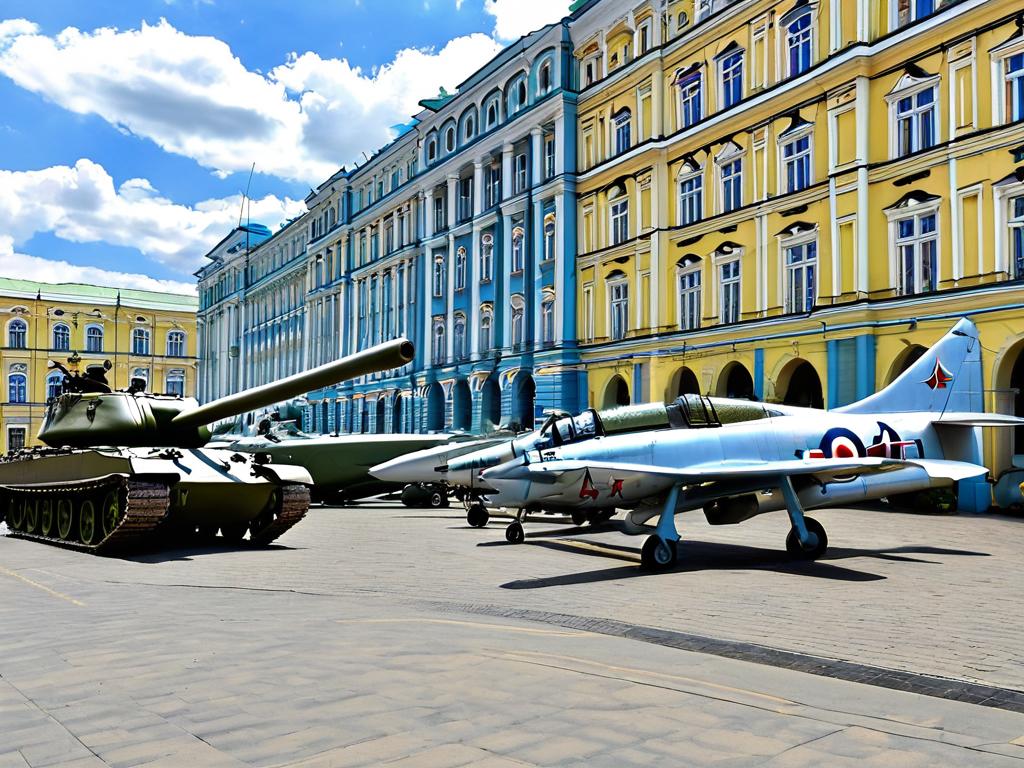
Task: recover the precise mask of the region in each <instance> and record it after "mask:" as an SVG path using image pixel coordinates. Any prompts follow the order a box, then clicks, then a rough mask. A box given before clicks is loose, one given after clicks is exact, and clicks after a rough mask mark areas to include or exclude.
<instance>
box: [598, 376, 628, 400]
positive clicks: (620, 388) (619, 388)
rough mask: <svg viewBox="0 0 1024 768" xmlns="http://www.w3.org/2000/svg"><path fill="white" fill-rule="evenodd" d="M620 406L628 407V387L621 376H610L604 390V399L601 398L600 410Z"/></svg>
mask: <svg viewBox="0 0 1024 768" xmlns="http://www.w3.org/2000/svg"><path fill="white" fill-rule="evenodd" d="M620 405H629V385H628V384H626V380H625V379H624V378H622V377H621V376H618V375H616V376H612V378H611V380H610V381H609V382H608V384H607V386H606V387H605V388H604V397H603V398H601V407H602V408H615V407H617V406H620Z"/></svg>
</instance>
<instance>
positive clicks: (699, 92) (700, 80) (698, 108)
mask: <svg viewBox="0 0 1024 768" xmlns="http://www.w3.org/2000/svg"><path fill="white" fill-rule="evenodd" d="M675 85H676V127H677V128H678V129H679V130H681V131H682V130H685V129H686V128H692V127H693V126H695V125H697V124H698V123H699V122H700V121H701V120H703V119H704V112H705V109H704V69H703V67H701V68H699V69H697V70H695V71H693V72H691V73H689V74H684V73H683V72H682V70H680V71H678V72H677V73H676V81H675ZM692 85H695V86H696V89H691V88H690V86H692ZM694 90H695V93H694ZM694 95H695V96H696V98H690V97H692V96H694ZM688 104H691V105H693V109H692V110H690V111H691V112H695V113H696V114H695V115H694V116H693V119H692V120H690V121H687V120H686V119H684V117H685V115H687V112H688V110H687V105H688Z"/></svg>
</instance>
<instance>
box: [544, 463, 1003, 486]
mask: <svg viewBox="0 0 1024 768" xmlns="http://www.w3.org/2000/svg"><path fill="white" fill-rule="evenodd" d="M911 466H916V467H920V468H922V469H924V470H925V471H926V472H927V473H928V475H929V476H930V477H936V478H945V479H949V480H963V479H965V478H968V477H975V476H977V475H981V474H985V473H986V472H987V471H988V470H987V469H986V468H985V467H982V466H978V465H976V464H969V463H967V462H963V461H948V460H942V459H914V460H910V461H904V460H900V459H887V458H876V457H871V456H868V457H861V458H850V459H791V460H783V461H753V460H750V461H743V460H737V461H722V462H715V463H708V464H695V465H691V466H689V467H679V468H676V467H665V466H657V465H653V464H631V463H626V462H614V461H581V460H573V459H565V460H555V461H545V462H539V463H534V464H530V465H528V467H526V468H525V469H527V470H528V473H529V475H530V479H531V480H532V481H533V482H539V483H544V482H548V483H554V482H556V481H557V479H558V478H559V477H560V476H561V475H563V474H565V473H567V472H578V471H580V470H584V469H589V470H607V471H611V472H622V473H636V474H642V475H648V476H653V477H664V478H666V479H672V480H676V481H677V482H680V483H685V484H691V485H693V484H697V483H709V482H715V481H722V480H739V479H746V480H753V479H757V478H765V479H770V478H777V477H781V476H789V477H795V476H811V477H814V478H816V479H817V480H819V481H822V482H828V481H829V480H831V479H833V478H836V477H852V476H855V475H864V474H876V473H878V472H892V471H895V470H898V469H904V468H906V467H911Z"/></svg>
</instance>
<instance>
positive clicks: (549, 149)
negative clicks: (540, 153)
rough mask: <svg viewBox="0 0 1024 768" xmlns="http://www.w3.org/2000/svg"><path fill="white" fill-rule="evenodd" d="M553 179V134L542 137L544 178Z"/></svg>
mask: <svg viewBox="0 0 1024 768" xmlns="http://www.w3.org/2000/svg"><path fill="white" fill-rule="evenodd" d="M554 177H555V134H553V133H549V134H547V135H546V136H544V178H545V179H553V178H554Z"/></svg>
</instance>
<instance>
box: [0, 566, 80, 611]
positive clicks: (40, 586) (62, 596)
mask: <svg viewBox="0 0 1024 768" xmlns="http://www.w3.org/2000/svg"><path fill="white" fill-rule="evenodd" d="M0 573H2V574H4V575H5V576H10V577H11V578H12V579H17V580H18V581H23V582H25V583H26V584H28V585H30V586H33V587H35V588H36V589H41V590H43V592H46V593H47V594H50V595H52V596H53V597H57V598H60V599H61V600H66V601H67V602H69V603H71V604H72V605H77V606H78V607H79V608H84V607H85V603H83V602H80V601H78V600H75V598H73V597H68V596H67V595H65V594H62V593H60V592H58V591H56V590H54V589H50V588H49V587H47V586H45V585H43V584H40V583H39V582H38V581H32V579H27V578H25V577H24V576H22V575H21V574H20V573H15V572H14V571H11V570H8V569H7V568H4V567H3V566H0Z"/></svg>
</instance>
